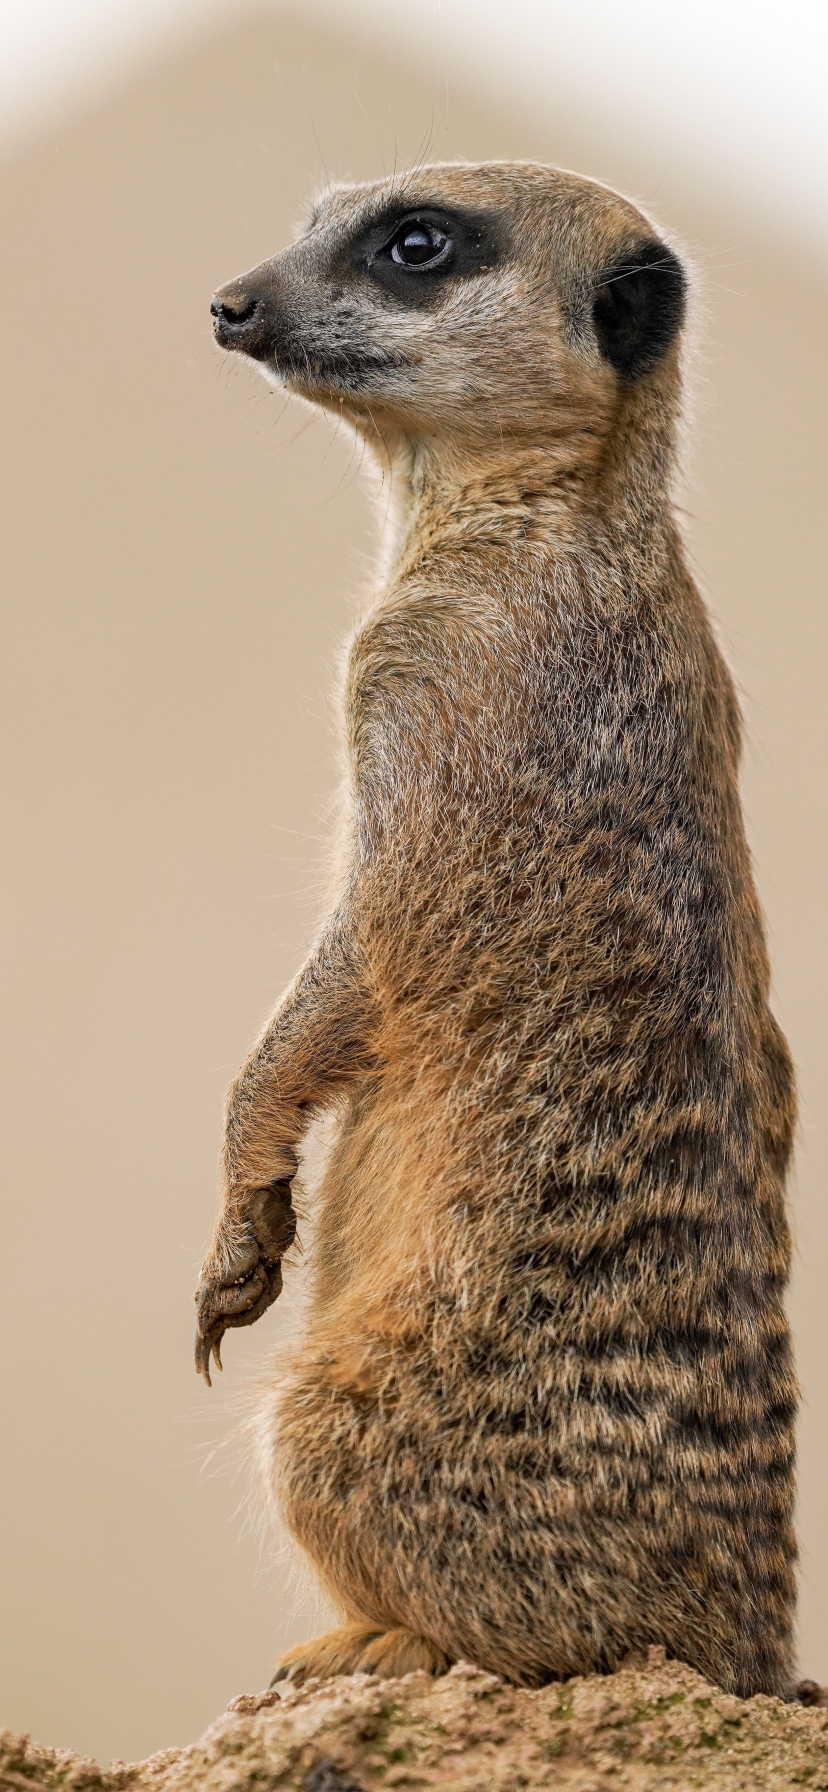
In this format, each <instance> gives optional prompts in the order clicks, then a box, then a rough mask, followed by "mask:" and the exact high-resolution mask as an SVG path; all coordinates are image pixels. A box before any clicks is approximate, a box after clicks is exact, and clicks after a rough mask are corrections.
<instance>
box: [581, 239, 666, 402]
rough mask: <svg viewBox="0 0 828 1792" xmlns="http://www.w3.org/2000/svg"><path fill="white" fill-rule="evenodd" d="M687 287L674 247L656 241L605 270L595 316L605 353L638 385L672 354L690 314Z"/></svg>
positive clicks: (622, 374) (623, 376) (641, 245)
mask: <svg viewBox="0 0 828 1792" xmlns="http://www.w3.org/2000/svg"><path fill="white" fill-rule="evenodd" d="M686 287H687V282H686V278H685V274H684V269H683V267H682V265H681V262H680V261H679V260H678V258H677V257H676V256H675V255H674V254H673V251H672V249H668V248H667V247H666V245H665V244H664V243H658V242H654V241H652V240H650V241H645V242H642V243H637V244H635V245H634V246H633V247H632V248H631V250H630V252H629V254H627V255H625V256H624V257H623V258H621V259H619V260H618V261H617V262H615V263H614V265H613V266H612V267H609V268H606V269H605V270H604V272H603V273H602V275H601V277H600V280H599V282H598V288H597V291H596V293H595V298H594V300H593V306H592V316H593V321H594V324H595V331H596V335H597V337H598V346H599V348H600V350H601V353H602V355H603V356H604V357H605V359H606V360H607V361H609V362H610V364H611V366H613V367H614V368H615V371H616V373H617V374H619V375H620V377H621V379H623V380H625V381H627V382H628V383H630V384H632V383H634V381H635V380H637V379H640V378H641V376H642V374H644V373H649V372H650V369H651V368H653V367H655V366H656V364H657V363H658V362H659V361H660V360H661V357H662V355H664V354H666V351H667V349H668V348H669V346H670V343H671V342H672V340H673V337H674V336H675V334H676V331H677V330H678V329H679V327H680V325H681V322H682V319H683V317H684V306H685V293H686Z"/></svg>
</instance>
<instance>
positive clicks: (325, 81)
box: [0, 13, 828, 1758]
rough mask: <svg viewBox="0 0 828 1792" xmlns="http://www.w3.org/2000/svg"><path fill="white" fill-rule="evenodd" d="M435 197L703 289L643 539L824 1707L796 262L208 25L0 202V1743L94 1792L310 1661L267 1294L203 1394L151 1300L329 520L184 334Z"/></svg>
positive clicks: (300, 756) (661, 203) (349, 472)
mask: <svg viewBox="0 0 828 1792" xmlns="http://www.w3.org/2000/svg"><path fill="white" fill-rule="evenodd" d="M637 133H638V134H637ZM457 155H463V156H467V157H469V158H472V159H477V158H479V157H485V156H533V157H539V158H543V159H545V160H549V161H555V162H559V163H562V164H564V165H569V166H574V167H577V168H579V169H581V170H582V171H583V172H586V173H591V174H594V175H597V176H598V177H599V178H603V179H606V180H608V181H609V182H611V183H612V184H614V185H617V186H619V187H621V188H622V189H624V190H626V191H628V192H631V193H633V194H635V195H637V196H638V197H639V198H640V200H641V201H642V202H643V203H644V205H645V206H648V207H650V208H651V209H652V210H653V211H654V212H655V213H656V215H657V216H659V217H660V218H661V219H662V220H663V221H664V222H665V223H666V225H667V226H668V228H670V229H672V230H673V231H675V232H677V233H678V234H679V235H680V236H681V237H682V238H683V239H684V240H685V241H686V242H687V243H689V244H690V245H691V247H692V249H693V251H694V253H695V255H696V258H697V261H698V264H699V267H700V270H701V273H702V276H703V279H704V283H705V287H706V317H705V319H704V327H703V332H702V335H703V346H704V352H703V357H702V360H701V362H700V369H699V379H698V381H697V385H698V409H699V419H698V429H697V448H696V454H695V460H694V464H693V474H692V480H691V484H690V487H689V494H688V506H687V508H688V514H687V527H688V531H689V534H690V539H691V542H692V547H693V554H694V559H695V564H696V567H697V570H698V573H699V576H700V578H701V580H702V581H703V584H704V586H705V588H706V589H707V591H708V592H709V595H710V600H711V603H712V605H713V608H714V611H715V613H716V616H717V617H718V619H719V622H720V625H721V629H722V633H723V636H724V639H725V642H726V644H727V647H728V651H729V653H730V657H731V660H732V662H733V664H734V665H735V667H736V670H737V673H738V677H739V680H740V685H741V688H742V691H743V696H744V705H745V712H746V720H747V726H748V734H749V747H748V754H747V764H746V771H745V800H746V804H747V810H748V815H749V820H750V827H751V833H752V839H753V842H754V847H755V852H756V859H757V866H758V874H759V880H760V885H761V889H762V893H763V897H764V901H765V905H766V909H767V913H768V918H769V924H770V932H771V941H772V950H773V959H774V966H775V986H776V1005H777V1009H778V1012H779V1014H780V1016H781V1018H782V1021H783V1024H784V1025H785V1027H786V1029H787V1031H788V1034H789V1036H790V1038H791V1041H792V1044H793V1048H794V1051H795V1054H796V1058H797V1061H798V1064H799V1070H800V1080H801V1088H802V1127H801V1148H800V1154H799V1167H798V1174H797V1178H796V1184H795V1188H794V1201H795V1209H796V1226H797V1236H798V1244H799V1255H798V1263H797V1271H796V1279H795V1285H794V1289H793V1294H792V1302H791V1310H792V1314H793V1319H794V1324H795V1328H796V1335H797V1341H798V1351H799V1362H800V1369H801V1375H802V1381H803V1386H804V1394H805V1399H804V1405H803V1414H802V1425H801V1475H800V1480H801V1502H800V1525H801V1535H802V1543H803V1558H802V1578H803V1593H802V1605H801V1632H802V1648H801V1665H802V1671H803V1672H805V1673H807V1674H809V1675H811V1676H813V1677H815V1678H818V1679H821V1680H823V1681H828V1534H827V1530H826V1526H825V1524H824V1523H823V1499H822V1493H823V1488H824V1485H825V1480H826V1472H828V1386H826V1380H825V1377H824V1375H823V1373H822V1364H823V1360H824V1354H825V1348H826V1342H828V1300H826V1295H825V1284H826V1280H828V1204H826V1201H825V1198H824V1195H823V1183H824V1177H825V1167H826V1161H828V1135H827V1127H828V1122H827V1121H826V1101H825V1066H826V1058H827V1057H828V1047H827V1046H826V1027H825V1021H824V1012H825V1005H826V1004H825V995H826V991H825V983H826V946H825V926H824V921H823V912H822V911H823V907H824V897H823V890H824V882H825V872H826V862H828V861H827V857H826V852H827V849H826V835H825V825H824V824H825V814H824V810H825V794H824V793H825V765H826V713H827V712H828V704H826V700H825V694H824V686H825V670H826V654H825V632H826V622H825V603H824V589H825V571H824V569H825V543H824V448H823V441H824V429H825V415H826V396H828V394H826V369H825V354H824V344H825V301H826V274H825V265H826V264H825V261H824V259H823V260H820V253H821V251H818V249H817V248H816V247H815V249H814V253H813V255H810V254H809V251H808V242H807V234H804V235H802V236H801V238H800V239H799V243H800V246H798V245H797V242H794V241H793V239H792V238H790V237H786V238H785V239H784V240H782V241H781V240H780V233H779V229H778V228H777V221H778V215H777V214H774V213H773V212H772V211H769V212H768V215H767V217H765V218H763V216H762V212H761V207H760V208H759V209H757V208H756V207H753V208H750V207H748V206H745V207H744V208H741V209H740V204H739V201H738V199H736V198H734V197H733V194H732V193H729V192H728V190H727V189H726V186H725V184H722V185H719V184H718V183H717V182H716V181H715V180H712V179H711V178H710V176H709V172H707V173H705V172H704V170H700V169H699V168H695V169H694V166H693V164H692V158H690V159H688V155H687V154H686V153H685V152H684V151H682V154H681V155H679V154H678V153H677V152H676V151H674V149H673V148H671V147H670V146H669V145H665V142H664V141H663V140H662V141H661V142H658V141H657V140H656V139H655V138H654V137H653V136H652V135H651V136H650V137H649V138H648V137H647V135H646V133H645V132H644V131H643V129H642V130H639V126H638V124H637V123H636V124H635V125H632V124H631V125H630V129H629V131H627V132H619V131H618V130H617V129H616V128H610V126H609V124H608V123H607V120H606V117H605V115H604V113H603V112H602V109H601V107H600V106H598V105H591V104H590V95H589V92H588V91H577V92H576V91H568V90H567V89H566V87H565V84H561V85H560V86H559V88H558V89H557V90H556V91H555V92H554V94H551V95H550V99H549V103H548V105H546V106H541V105H537V104H534V102H533V104H532V105H529V104H528V103H527V104H526V105H525V106H523V107H519V106H517V105H516V104H515V103H514V102H513V101H511V100H509V99H508V98H507V97H503V99H502V100H501V101H500V102H498V101H497V100H496V99H495V98H493V97H492V88H491V86H490V87H489V88H485V86H484V85H483V84H482V83H480V82H478V83H477V91H476V92H475V91H474V90H473V86H472V77H471V73H470V71H469V70H467V69H464V68H463V67H462V65H458V62H457V59H456V58H455V61H454V63H452V64H451V65H450V67H449V69H448V71H447V70H446V67H445V64H444V63H439V62H435V61H434V60H433V59H432V60H431V61H430V62H429V63H428V64H426V62H425V61H424V63H423V66H422V67H420V66H419V65H418V63H417V60H416V58H414V57H412V55H410V54H409V53H408V52H407V51H406V50H405V49H404V48H403V47H402V46H401V45H400V46H399V47H398V48H397V49H393V48H390V49H389V48H386V49H385V50H384V51H382V52H378V51H376V50H372V48H371V47H370V43H369V41H368V40H367V38H366V35H365V34H364V33H363V35H362V37H361V38H358V37H349V36H348V35H347V33H346V32H345V31H344V29H343V30H340V29H338V28H337V27H336V26H335V25H334V24H331V23H325V22H324V20H322V21H321V22H320V20H319V19H317V22H316V23H315V24H312V23H310V22H308V21H306V22H304V23H303V22H302V20H301V19H300V18H289V17H287V16H282V15H280V14H278V13H268V14H265V13H262V14H260V15H255V14H251V15H250V16H249V17H245V16H242V15H238V16H235V17H234V18H233V20H232V23H231V24H230V25H229V26H228V28H227V29H226V30H225V31H224V32H222V31H221V30H220V29H219V28H218V26H217V25H216V24H214V25H213V26H212V27H211V28H210V30H209V31H208V30H207V29H206V27H205V28H202V30H201V31H200V32H199V31H198V30H196V28H195V25H194V26H193V28H192V31H191V32H190V34H189V36H188V35H187V34H186V33H184V34H182V36H181V38H180V41H179V42H178V43H177V44H175V45H173V44H170V45H169V46H168V48H167V49H166V50H165V51H164V52H163V53H160V52H159V53H158V54H157V55H156V58H155V60H154V61H153V60H152V59H151V58H147V59H145V60H143V61H141V62H136V66H135V69H134V71H133V72H132V73H129V72H124V71H123V70H122V71H121V72H120V73H119V74H118V75H117V76H114V75H113V77H112V79H111V81H110V82H109V84H108V85H107V84H106V83H105V82H103V83H101V84H100V86H99V89H98V91H97V92H96V93H95V94H94V95H92V96H91V97H90V98H89V99H88V101H87V102H86V103H85V104H84V105H81V104H80V103H79V104H78V105H76V106H75V107H74V109H71V108H70V109H67V110H66V112H65V113H64V114H63V115H62V116H61V115H60V114H58V113H56V114H55V117H54V118H53V119H52V120H51V121H50V120H49V119H48V118H44V119H43V120H41V122H40V124H39V126H38V129H37V130H36V131H31V132H30V133H29V134H28V136H25V135H23V136H19V137H17V138H15V139H14V140H13V141H12V140H9V142H8V144H7V146H6V149H5V152H4V154H3V157H2V160H0V218H1V219H2V224H1V225H0V254H1V255H2V259H3V264H4V276H3V292H4V295H5V308H4V331H3V338H4V340H3V351H2V383H3V395H2V417H3V428H2V447H1V450H0V451H1V452H2V478H1V479H0V505H1V506H2V531H1V532H0V557H2V603H3V648H2V657H1V658H0V681H2V699H1V700H0V728H2V733H3V748H2V757H1V758H0V780H1V781H2V823H1V825H2V843H3V854H2V893H1V894H0V904H2V908H1V911H0V914H1V919H0V954H2V978H3V1003H2V1052H3V1066H2V1078H1V1079H0V1099H1V1100H2V1146H1V1151H2V1155H1V1156H0V1177H1V1179H2V1180H1V1182H0V1211H1V1212H2V1228H3V1246H2V1249H3V1263H4V1266H5V1276H4V1284H5V1296H4V1373H3V1377H2V1400H3V1414H2V1438H3V1445H4V1461H3V1470H2V1527H0V1585H2V1589H3V1597H2V1619H1V1620H0V1624H1V1627H2V1628H1V1634H0V1722H3V1723H6V1724H8V1725H9V1726H11V1727H12V1728H14V1729H30V1730H32V1731H33V1732H34V1734H35V1735H36V1736H37V1737H38V1738H39V1739H40V1740H41V1741H43V1742H48V1743H51V1744H58V1743H59V1744H63V1745H69V1746H73V1747H75V1748H78V1749H80V1750H83V1751H89V1752H93V1753H97V1754H98V1755H100V1756H101V1757H108V1756H109V1755H110V1754H114V1755H117V1756H122V1757H126V1758H134V1757H136V1756H139V1755H144V1754H147V1753H149V1752H150V1751H151V1750H153V1749H156V1748H160V1747H164V1746H167V1745H170V1744H174V1743H183V1742H186V1741H188V1740H190V1739H191V1738H193V1737H194V1736H195V1735H196V1734H197V1733H198V1732H199V1731H200V1730H201V1729H202V1728H203V1726H204V1725H205V1724H206V1723H207V1722H208V1721H209V1720H210V1719H211V1718H212V1717H213V1716H214V1715H215V1714H216V1713H217V1712H218V1711H219V1710H220V1709H221V1708H222V1706H223V1705H224V1703H225V1702H226V1701H227V1699H228V1698H230V1697H231V1696H232V1695H233V1694H234V1693H236V1692H238V1691H240V1690H243V1689H250V1688H256V1687H259V1686H261V1685H262V1684H264V1682H265V1681H266V1679H267V1677H268V1671H269V1662H270V1660H271V1658H272V1656H273V1654H274V1653H275V1652H276V1650H277V1649H278V1648H280V1647H282V1646H283V1645H284V1643H285V1641H286V1640H291V1639H292V1638H294V1637H299V1636H300V1635H302V1634H303V1633H304V1632H305V1631H307V1630H309V1629H311V1628H312V1627H313V1626H314V1624H315V1623H316V1622H317V1619H316V1616H315V1611H314V1606H313V1601H312V1599H311V1597H310V1595H309V1594H308V1593H307V1591H306V1590H304V1591H303V1589H302V1586H301V1583H298V1582H297V1581H295V1579H293V1578H292V1577H291V1573H290V1569H289V1565H288V1564H287V1563H286V1562H285V1561H284V1560H279V1559H276V1560H275V1561H274V1560H273V1558H272V1556H271V1554H270V1552H269V1550H268V1548H267V1547H265V1546H263V1545H262V1543H261V1541H260V1540H259V1538H258V1537H257V1535H256V1533H255V1530H254V1529H253V1528H251V1526H250V1524H249V1522H248V1521H247V1520H246V1518H245V1512H244V1496H245V1487H246V1476H245V1474H244V1472H243V1471H239V1469H238V1467H236V1468H235V1469H234V1463H236V1464H237V1460H238V1450H237V1448H236V1446H235V1445H234V1443H233V1434H234V1432H235V1430H236V1428H237V1424H238V1416H239V1408H240V1401H241V1398H242V1395H243V1392H244V1389H245V1386H246V1385H247V1384H248V1383H249V1381H250V1378H251V1376H252V1375H253V1373H254V1371H255V1370H256V1368H257V1367H258V1368H260V1367H261V1365H262V1364H263V1363H264V1362H265V1361H266V1359H267V1356H268V1353H269V1351H270V1350H272V1349H273V1348H274V1347H278V1341H279V1338H280V1337H281V1336H282V1335H283V1333H284V1330H285V1328H286V1327H289V1326H290V1324H291V1323H292V1317H293V1315H294V1314H295V1312H296V1309H297V1307H298V1302H299V1298H300V1287H301V1270H299V1271H297V1272H295V1273H294V1275H293V1276H292V1277H291V1278H289V1279H288V1283H287V1289H286V1293H285V1295H284V1297H283V1301H282V1303H281V1307H280V1309H279V1310H277V1312H275V1313H273V1314H270V1315H268V1316H267V1318H266V1319H265V1320H263V1321H262V1322H261V1324H260V1325H259V1326H258V1327H256V1328H255V1329H254V1330H253V1331H251V1332H247V1333H244V1332H242V1333H240V1334H237V1335H235V1336H233V1337H231V1338H230V1339H229V1340H228V1344H227V1349H226V1352H225V1358H226V1373H225V1376H224V1381H223V1383H221V1384H220V1385H219V1387H218V1388H217V1389H214V1391H213V1393H212V1395H211V1394H209V1393H208V1392H207V1391H206V1389H204V1388H203V1387H202V1385H201V1384H200V1383H198V1382H197V1381H196V1378H195V1375H194V1373H193V1369H192V1363H191V1329H192V1305H191V1301H192V1288H193V1283H194V1276H195V1270H196V1265H197V1261H198V1257H199V1253H200V1248H201V1245H202V1242H203V1240H204V1238H205V1235H206V1233H207V1231H208V1230H209V1226H210V1223H211V1219H212V1212H213V1202H214V1181H215V1178H214V1165H215V1157H216V1152H217V1145H218V1136H219V1117H220V1107H221V1098H222V1092H223V1089H224V1087H225V1085H226V1083H227V1081H228V1079H229V1077H230V1075H231V1074H232V1072H233V1070H234V1068H235V1067H236V1065H237V1063H238V1062H239V1060H240V1059H241V1057H242V1055H243V1053H244V1051H245V1049H246V1047H247V1045H248V1043H249V1041H250V1038H251V1036H252V1034H253V1031H254V1029H255V1028H256V1026H257V1025H258V1023H259V1021H260V1019H261V1018H262V1016H263V1014H264V1013H265V1011H266V1010H267V1008H268V1007H269V1005H270V1004H271V1002H272V1000H273V999H274V998H275V996H276V995H277V993H278V992H279V990H280V988H281V986H282V985H283V984H284V983H285V981H286V980H287V979H288V977H289V976H290V975H291V974H292V972H293V970H294V968H295V967H296V964H297V962H298V961H299V959H300V957H301V954H302V952H303V950H304V948H305V945H306V943H307V942H308V941H309V939H310V936H311V934H312V931H313V926H314V920H315V915H316V912H317V908H318V904H319V900H320V890H321V887H322V880H323V875H324V851H325V848H324V842H325V833H326V825H327V820H326V817H327V806H328V803H329V799H330V795H331V792H332V789H333V784H334V761H333V751H332V741H331V731H330V691H331V686H332V678H333V668H334V666H335V662H336V655H337V651H338V644H339V643H340V641H341V640H342V638H343V636H344V634H345V633H346V632H347V628H348V624H349V616H350V613H351V606H352V602H353V599H354V597H355V596H356V595H358V593H359V591H360V589H361V588H362V587H363V586H364V583H365V581H366V579H367V577H368V568H369V566H370V554H371V546H372V540H373V522H374V518H373V516H372V513H371V503H370V501H369V500H368V498H367V495H366V493H365V492H364V491H363V489H362V486H361V484H360V482H359V479H358V466H357V464H356V460H357V459H358V457H355V456H354V454H353V452H352V450H351V448H350V446H349V444H348V443H347V442H345V441H343V440H342V439H339V440H332V438H331V433H330V431H329V429H328V427H327V426H326V425H325V423H324V422H322V421H319V420H316V419H313V418H311V417H309V416H308V415H306V414H305V413H303V412H302V411H301V410H299V409H298V408H295V407H293V406H292V405H288V406H285V404H284V402H283V401H282V400H280V399H279V398H278V397H276V396H274V395H272V394H269V393H268V392H267V390H266V388H265V387H264V384H263V383H259V382H257V380H256V377H255V375H254V373H253V372H252V371H248V370H246V369H245V368H244V366H242V365H240V364H239V363H237V362H230V361H228V360H222V359H221V358H220V357H219V355H218V353H217V351H216V350H215V349H214V347H213V345H212V342H211V338H210V331H209V317H208V310H207V307H208V303H209V298H210V293H211V290H212V288H213V287H214V285H216V284H218V283H219V282H221V281H223V280H225V279H226V278H228V277H229V276H231V275H233V274H235V273H237V272H240V271H242V270H243V269H244V268H246V267H248V266H249V265H251V264H252V263H254V262H255V261H257V260H259V259H261V258H262V257H263V256H265V255H267V254H270V253H272V252H273V251H274V250H275V249H276V248H278V247H279V246H280V245H282V244H283V243H284V242H285V241H286V240H287V239H288V237H289V236H290V233H291V231H292V229H293V227H294V224H295V222H296V221H297V219H298V217H299V216H300V214H301V209H302V205H303V202H304V200H305V198H306V197H307V195H308V194H309V192H311V191H312V190H313V189H314V187H315V186H317V185H318V184H319V183H320V182H321V181H322V180H324V178H325V171H326V170H327V171H328V172H329V173H330V174H331V175H332V176H341V175H346V176H353V177H356V178H363V177H370V176H375V175H376V174H378V173H381V172H382V171H383V170H384V169H388V168H390V167H391V166H392V165H393V164H394V162H395V161H396V164H397V165H398V166H399V165H408V164H409V163H410V162H411V161H412V160H415V159H434V158H440V157H444V156H457ZM775 220H777V221H775Z"/></svg>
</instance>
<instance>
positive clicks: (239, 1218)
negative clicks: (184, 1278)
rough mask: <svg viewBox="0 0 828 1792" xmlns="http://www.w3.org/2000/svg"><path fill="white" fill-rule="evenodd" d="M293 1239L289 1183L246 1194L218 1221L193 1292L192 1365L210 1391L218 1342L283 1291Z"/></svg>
mask: <svg viewBox="0 0 828 1792" xmlns="http://www.w3.org/2000/svg"><path fill="white" fill-rule="evenodd" d="M295 1234H296V1215H295V1213H294V1211H293V1207H292V1206H291V1188H290V1179H289V1178H285V1179H284V1180H283V1181H281V1182H273V1183H271V1184H270V1186H269V1187H268V1188H261V1189H254V1190H253V1191H251V1192H250V1193H249V1194H248V1195H247V1197H246V1200H245V1202H244V1204H243V1205H241V1204H240V1207H239V1211H238V1212H233V1213H231V1215H230V1216H229V1217H228V1218H224V1219H222V1220H220V1221H219V1224H218V1226H217V1227H216V1231H215V1234H214V1237H213V1242H212V1244H211V1247H210V1251H209V1253H208V1256H207V1259H206V1261H205V1263H204V1264H203V1265H202V1270H201V1281H200V1284H199V1287H198V1289H197V1291H196V1297H195V1299H196V1308H197V1317H196V1335H195V1362H196V1368H197V1370H198V1372H199V1375H203V1376H204V1380H205V1381H206V1383H207V1386H208V1387H209V1386H210V1358H211V1356H212V1357H214V1358H215V1362H216V1366H217V1368H219V1369H220V1368H221V1340H222V1338H223V1336H224V1333H225V1332H226V1331H227V1330H228V1329H229V1327H230V1326H232V1325H253V1324H254V1323H255V1321H256V1320H257V1319H259V1318H260V1317H261V1314H262V1313H264V1312H266V1311H267V1308H268V1307H269V1306H272V1304H273V1302H274V1301H275V1300H276V1299H277V1297H278V1295H279V1294H280V1293H281V1290H282V1263H281V1260H282V1257H283V1256H284V1254H285V1251H287V1250H289V1249H290V1246H291V1244H292V1243H293V1240H294V1237H295Z"/></svg>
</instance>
